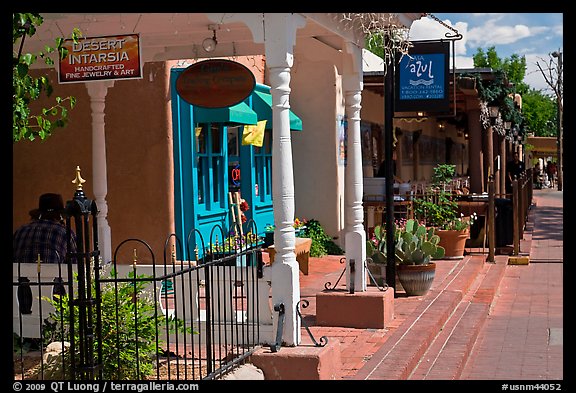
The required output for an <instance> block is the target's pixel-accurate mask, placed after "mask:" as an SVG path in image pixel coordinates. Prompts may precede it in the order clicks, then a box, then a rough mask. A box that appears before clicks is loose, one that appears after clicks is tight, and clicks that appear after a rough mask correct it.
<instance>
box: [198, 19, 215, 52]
mask: <svg viewBox="0 0 576 393" xmlns="http://www.w3.org/2000/svg"><path fill="white" fill-rule="evenodd" d="M217 28H218V27H217V25H209V26H208V30H212V32H213V35H212V37H209V38H206V39H205V40H204V41H202V48H204V50H205V51H206V52H213V51H214V49H216V45H218V40H217V39H216V29H217Z"/></svg>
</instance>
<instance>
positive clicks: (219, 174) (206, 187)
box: [195, 124, 226, 210]
mask: <svg viewBox="0 0 576 393" xmlns="http://www.w3.org/2000/svg"><path fill="white" fill-rule="evenodd" d="M222 128H223V127H222V126H221V125H219V124H203V125H198V126H197V127H196V128H195V132H196V152H195V153H196V171H197V175H198V204H199V205H201V206H203V207H204V209H206V210H210V209H212V208H214V207H224V206H223V203H224V202H225V201H226V199H225V198H224V184H223V182H222V181H220V180H219V179H223V178H224V152H223V151H222V135H223V130H222Z"/></svg>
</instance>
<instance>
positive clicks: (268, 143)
mask: <svg viewBox="0 0 576 393" xmlns="http://www.w3.org/2000/svg"><path fill="white" fill-rule="evenodd" d="M183 70H184V69H173V70H172V72H171V95H172V98H173V99H172V120H173V136H174V137H173V150H174V177H175V179H174V185H175V186H174V192H175V198H174V200H175V209H174V214H175V223H176V236H177V237H178V238H179V239H180V240H181V241H182V243H183V244H182V245H181V247H179V249H178V250H177V254H178V258H182V259H183V260H186V259H194V258H195V251H194V250H195V249H196V247H197V248H198V251H197V252H198V256H199V257H202V255H203V254H204V253H203V252H202V250H203V249H208V247H209V246H210V242H212V243H215V242H216V241H217V240H218V241H219V242H221V241H222V239H223V238H224V237H226V236H228V234H229V229H230V228H231V227H232V220H231V215H230V203H229V196H228V192H234V191H239V192H240V193H241V196H242V198H243V199H245V200H246V202H247V203H248V204H249V206H250V209H249V210H248V211H246V212H245V215H246V217H247V219H248V220H250V219H252V220H254V223H255V226H254V227H255V228H256V229H255V230H254V229H252V231H256V232H257V233H259V234H262V233H263V232H264V230H265V227H266V226H267V225H272V224H273V223H274V217H273V209H272V168H271V165H272V140H271V137H272V132H271V130H266V135H265V138H264V146H262V147H254V146H250V145H248V146H245V145H242V142H241V141H242V132H243V125H241V124H232V123H223V122H221V121H215V122H210V118H209V116H208V117H207V114H206V111H203V112H198V111H195V110H194V107H193V106H192V105H190V104H189V103H187V102H186V101H184V100H182V99H181V98H180V97H179V96H178V93H177V92H176V88H175V83H176V79H177V77H178V75H179V74H180V73H181V72H182V71H183ZM246 103H247V104H248V106H250V107H251V105H252V98H251V97H250V98H249V99H247V100H246ZM200 113H201V117H202V118H201V120H202V122H198V119H197V118H195V117H200ZM219 114H220V115H221V114H222V111H220V112H219ZM243 116H244V114H243ZM217 120H220V119H217ZM254 227H253V228H254ZM215 228H216V229H215ZM202 240H203V243H202Z"/></svg>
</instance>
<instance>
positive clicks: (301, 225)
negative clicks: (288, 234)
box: [264, 217, 308, 232]
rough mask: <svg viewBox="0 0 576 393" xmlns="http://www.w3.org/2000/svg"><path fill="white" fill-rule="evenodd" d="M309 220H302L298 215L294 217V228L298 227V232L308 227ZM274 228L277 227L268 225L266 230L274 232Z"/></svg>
mask: <svg viewBox="0 0 576 393" xmlns="http://www.w3.org/2000/svg"><path fill="white" fill-rule="evenodd" d="M307 222H308V221H307V220H306V219H303V220H300V219H299V218H298V217H296V218H295V219H294V223H293V224H292V226H293V227H294V229H296V232H298V230H304V229H306V223H307ZM274 229H276V226H275V225H266V228H264V230H265V231H266V232H274Z"/></svg>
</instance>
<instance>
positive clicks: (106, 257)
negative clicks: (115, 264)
mask: <svg viewBox="0 0 576 393" xmlns="http://www.w3.org/2000/svg"><path fill="white" fill-rule="evenodd" d="M112 86H114V81H103V82H87V83H86V89H87V90H88V95H89V96H90V108H91V109H92V184H93V192H94V200H95V201H96V206H97V207H98V215H97V218H98V248H99V249H100V255H101V256H102V260H103V261H104V262H108V261H110V260H112V236H111V232H110V225H109V224H108V218H107V217H108V204H107V202H106V195H107V194H108V180H107V174H106V134H105V121H104V108H105V107H106V94H107V93H108V88H110V87H112Z"/></svg>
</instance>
